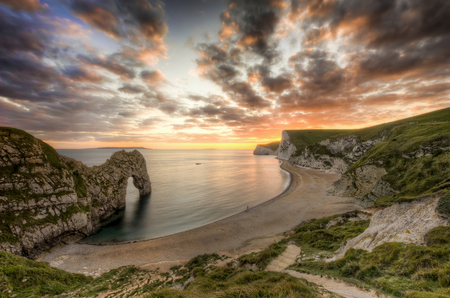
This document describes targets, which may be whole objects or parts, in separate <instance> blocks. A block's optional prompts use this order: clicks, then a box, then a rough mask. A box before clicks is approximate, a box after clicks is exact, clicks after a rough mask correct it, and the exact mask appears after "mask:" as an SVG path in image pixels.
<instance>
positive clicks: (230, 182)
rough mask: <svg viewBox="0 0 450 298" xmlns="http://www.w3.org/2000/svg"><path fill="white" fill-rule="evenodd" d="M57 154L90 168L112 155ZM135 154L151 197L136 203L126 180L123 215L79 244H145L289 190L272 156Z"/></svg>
mask: <svg viewBox="0 0 450 298" xmlns="http://www.w3.org/2000/svg"><path fill="white" fill-rule="evenodd" d="M57 151H58V153H60V154H62V155H65V156H68V157H72V158H75V159H77V160H80V161H82V162H83V163H84V164H86V165H87V166H94V165H100V164H102V163H104V162H105V161H106V159H108V158H109V157H110V156H111V155H112V154H113V153H114V152H115V151H117V150H114V149H79V150H74V149H58V150H57ZM139 151H140V152H141V153H142V154H143V155H144V157H145V160H146V161H147V170H148V173H149V175H150V180H151V182H152V193H151V195H148V196H142V197H140V196H139V191H138V190H137V189H136V188H135V187H134V185H133V182H132V178H130V179H129V180H128V186H127V198H126V200H127V202H126V208H125V210H124V211H122V212H121V213H120V214H119V215H118V216H116V217H114V219H112V220H110V221H109V222H108V223H107V224H105V225H104V226H103V228H102V229H101V231H100V232H99V233H97V234H95V235H92V236H90V237H87V238H85V239H83V240H82V241H83V242H85V243H114V242H122V241H133V240H146V239H151V238H156V237H161V236H166V235H170V234H174V233H178V232H182V231H186V230H190V229H193V228H197V227H200V226H202V225H205V224H208V223H211V222H214V221H217V220H219V219H222V218H225V217H228V216H230V215H233V214H236V213H238V212H241V211H244V210H245V209H246V208H247V205H248V206H249V207H253V206H256V205H258V204H260V203H262V202H264V201H267V200H269V199H271V198H273V197H275V196H276V195H278V194H280V193H281V192H283V191H284V190H285V189H286V187H287V186H288V184H289V174H288V173H286V172H285V171H283V170H281V169H280V168H279V167H278V160H276V159H275V158H274V156H254V155H253V154H252V151H250V150H139ZM196 163H201V164H200V165H196Z"/></svg>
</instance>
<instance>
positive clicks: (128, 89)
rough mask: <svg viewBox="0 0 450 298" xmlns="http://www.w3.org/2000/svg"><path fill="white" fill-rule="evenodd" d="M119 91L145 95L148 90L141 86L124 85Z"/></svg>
mask: <svg viewBox="0 0 450 298" xmlns="http://www.w3.org/2000/svg"><path fill="white" fill-rule="evenodd" d="M119 91H121V92H125V93H130V94H136V93H144V92H145V91H146V89H145V87H144V86H141V85H131V84H124V85H123V86H122V87H120V88H119Z"/></svg>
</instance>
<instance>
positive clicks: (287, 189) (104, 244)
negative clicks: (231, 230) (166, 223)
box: [38, 159, 293, 259]
mask: <svg viewBox="0 0 450 298" xmlns="http://www.w3.org/2000/svg"><path fill="white" fill-rule="evenodd" d="M279 161H281V163H280V164H279V165H278V167H279V168H280V169H281V170H282V171H284V172H286V173H288V174H289V183H288V185H287V187H286V188H285V189H284V190H283V191H282V192H281V193H279V194H278V195H276V196H275V197H273V198H271V199H268V200H267V201H264V202H262V203H259V204H257V205H255V206H253V207H251V208H249V209H248V210H244V211H239V212H237V213H234V214H231V215H228V216H226V217H223V218H220V219H218V220H215V221H213V222H210V223H207V224H204V225H201V226H198V227H195V228H193V229H189V230H185V231H181V232H176V233H173V234H167V235H164V236H159V237H155V238H150V239H142V240H130V241H121V242H117V243H82V242H80V241H81V239H80V240H78V241H75V242H73V243H71V244H80V245H93V246H110V245H123V244H130V243H139V242H145V241H151V240H154V239H160V238H164V237H169V236H175V235H178V234H181V233H185V232H188V231H193V230H196V229H201V228H204V227H206V226H209V225H212V224H215V223H217V222H220V221H222V220H225V219H228V218H231V217H233V216H236V215H239V214H241V213H244V212H248V211H250V210H252V209H253V208H256V207H258V206H260V205H263V204H266V203H268V202H270V201H272V200H276V199H277V198H278V197H280V196H282V195H283V194H285V193H286V192H287V191H289V189H290V188H291V186H292V179H293V177H292V174H291V172H289V171H288V170H286V169H284V168H283V166H284V164H285V163H286V161H285V160H281V159H280V160H279ZM83 239H84V238H83ZM43 257H44V256H41V257H39V258H38V259H42V258H43Z"/></svg>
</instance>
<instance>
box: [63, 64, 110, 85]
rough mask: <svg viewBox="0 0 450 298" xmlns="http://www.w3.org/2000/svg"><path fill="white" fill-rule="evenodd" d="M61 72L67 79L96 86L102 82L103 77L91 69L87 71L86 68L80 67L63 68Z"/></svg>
mask: <svg viewBox="0 0 450 298" xmlns="http://www.w3.org/2000/svg"><path fill="white" fill-rule="evenodd" d="M62 72H63V74H64V75H65V76H66V77H67V78H70V79H71V80H73V81H77V82H90V83H96V84H98V83H101V82H102V81H103V80H104V78H103V76H101V75H99V74H98V73H96V72H94V71H93V70H92V69H89V70H87V69H86V67H82V66H68V67H66V68H64V69H63V71H62Z"/></svg>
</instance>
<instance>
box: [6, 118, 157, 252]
mask: <svg viewBox="0 0 450 298" xmlns="http://www.w3.org/2000/svg"><path fill="white" fill-rule="evenodd" d="M0 173H1V176H0V177H1V178H0V215H1V216H0V218H1V226H0V250H3V251H7V252H10V253H14V254H17V255H22V256H26V257H29V258H36V257H38V256H39V255H40V254H41V253H42V252H43V251H46V250H48V249H50V248H52V247H54V246H56V245H60V244H65V243H69V242H71V241H73V240H76V239H79V238H82V237H85V236H88V235H90V234H92V233H93V232H94V231H95V230H96V228H97V227H98V226H99V223H100V221H101V220H103V219H105V218H107V217H109V216H111V215H112V214H114V213H115V212H117V211H118V210H120V209H122V208H124V207H125V196H126V187H127V179H128V177H133V182H134V185H135V186H136V187H137V188H138V189H139V192H140V194H141V195H146V194H149V193H150V192H151V184H150V178H149V176H148V173H147V167H146V163H145V159H144V157H143V156H142V155H141V154H140V153H139V152H138V151H133V152H125V151H120V152H116V153H115V154H114V155H113V156H111V158H110V159H109V160H108V161H107V162H105V163H104V164H103V165H101V166H98V167H92V168H89V167H87V166H85V165H83V164H82V163H81V162H79V161H76V160H74V159H71V158H68V157H65V156H62V155H59V154H58V153H57V152H56V151H55V150H54V149H53V148H52V147H51V146H49V145H48V144H46V143H45V142H43V141H41V140H39V139H36V138H34V137H33V136H32V135H30V134H28V133H26V132H24V131H21V130H18V129H14V128H7V127H0Z"/></svg>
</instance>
